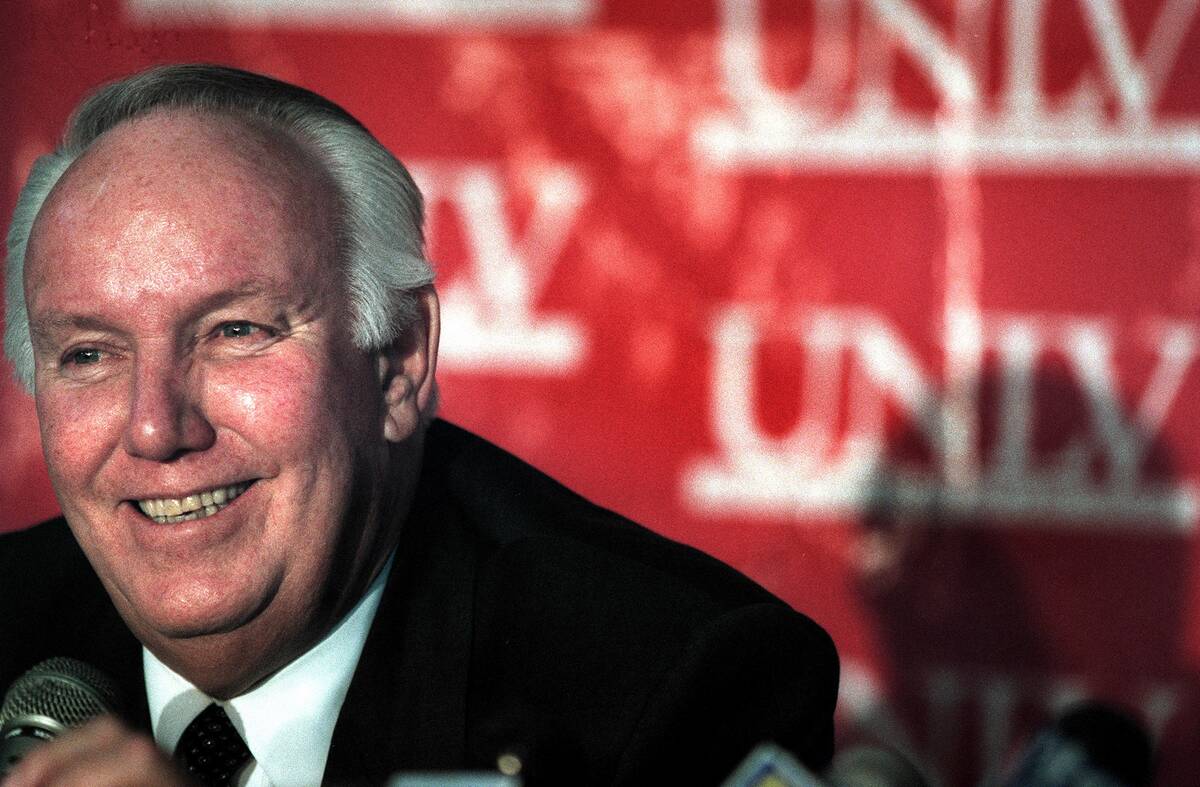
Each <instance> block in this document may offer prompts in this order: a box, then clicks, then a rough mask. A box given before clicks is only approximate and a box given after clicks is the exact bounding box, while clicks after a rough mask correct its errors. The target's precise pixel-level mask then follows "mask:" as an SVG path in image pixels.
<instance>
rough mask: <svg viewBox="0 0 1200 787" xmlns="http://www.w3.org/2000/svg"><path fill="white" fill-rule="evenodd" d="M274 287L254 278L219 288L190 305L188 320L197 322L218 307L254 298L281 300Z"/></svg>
mask: <svg viewBox="0 0 1200 787" xmlns="http://www.w3.org/2000/svg"><path fill="white" fill-rule="evenodd" d="M273 293H274V288H271V287H269V286H268V284H267V282H263V281H258V280H256V279H252V280H250V281H247V282H243V283H242V284H239V285H238V286H236V287H230V288H228V289H224V290H219V291H217V292H214V293H212V294H210V295H207V296H205V297H204V298H201V299H200V300H199V301H197V302H196V303H194V304H192V305H191V306H189V307H188V310H187V316H186V320H185V321H186V322H189V323H191V322H195V321H197V320H200V319H202V318H203V317H204V316H205V315H207V314H210V313H212V312H215V311H217V310H218V309H222V308H225V307H226V306H231V305H234V304H236V303H238V302H239V301H247V300H252V299H254V298H263V297H265V298H267V299H268V300H271V301H277V300H281V299H280V298H279V297H278V296H277V295H275V294H273Z"/></svg>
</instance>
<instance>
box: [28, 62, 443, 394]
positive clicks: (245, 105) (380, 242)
mask: <svg viewBox="0 0 1200 787" xmlns="http://www.w3.org/2000/svg"><path fill="white" fill-rule="evenodd" d="M163 109H180V110H192V111H197V112H202V113H210V114H218V115H231V116H233V117H237V118H241V119H243V120H246V121H249V122H252V123H255V124H256V125H265V126H267V127H268V128H271V129H274V130H277V131H279V132H282V133H283V134H285V135H287V136H288V137H290V138H291V139H294V140H296V141H297V143H299V144H300V145H302V146H304V147H305V148H306V149H308V150H310V151H312V152H313V154H314V155H315V156H316V158H317V159H318V160H319V161H320V162H321V163H323V164H324V166H325V168H326V170H327V172H328V175H329V178H330V180H331V181H332V182H333V184H334V187H335V189H336V190H337V192H338V193H337V199H338V204H339V208H340V215H339V216H337V217H336V226H337V227H338V234H339V238H338V240H339V244H338V246H339V251H340V255H341V263H342V265H343V275H344V277H345V279H344V281H345V286H346V291H347V294H348V295H349V298H350V303H351V308H352V309H353V310H354V318H355V319H354V329H353V338H354V343H355V344H356V345H357V346H358V347H359V348H361V349H363V350H368V351H369V350H377V349H381V348H383V347H385V346H387V345H388V344H389V343H391V342H392V341H393V340H394V339H396V338H397V337H398V336H399V335H400V334H401V333H402V332H403V331H404V330H406V329H407V328H409V327H410V326H411V325H412V324H413V322H414V321H415V320H416V319H417V318H418V317H419V312H418V300H417V295H416V290H418V289H419V288H421V287H424V286H425V285H427V284H430V283H431V282H432V281H433V269H432V267H431V266H430V264H429V262H428V260H426V258H425V252H424V247H425V242H424V237H423V235H422V230H421V226H422V222H423V217H424V205H423V202H422V199H421V192H420V191H419V190H418V189H417V186H416V184H415V183H413V180H412V176H410V175H409V174H408V171H407V170H406V169H405V168H404V165H403V164H401V163H400V162H399V161H397V160H396V158H395V157H394V156H392V154H391V153H389V152H388V151H387V149H385V148H384V147H383V145H381V144H379V142H378V140H376V139H375V138H374V137H373V136H371V134H370V132H368V131H367V130H366V128H365V127H363V125H362V124H361V123H359V122H358V121H357V120H356V119H355V118H354V117H353V116H352V115H350V113H348V112H346V111H345V110H344V109H342V108H341V107H339V106H338V105H336V104H334V103H333V102H332V101H329V100H328V99H325V98H323V97H321V96H319V95H317V94H316V93H313V92H311V91H308V90H305V89H304V88H301V87H297V86H296V85H291V84H288V83H286V82H280V81H279V80H276V79H271V78H270V77H265V76H262V75H260V74H254V73H251V72H249V71H242V70H239V69H236V68H229V67H226V66H216V65H206V64H185V65H172V66H161V67H158V68H152V69H149V70H147V71H143V72H141V73H138V74H134V75H133V76H131V77H128V78H126V79H123V80H120V81H118V82H113V83H111V84H109V85H105V86H104V87H101V88H100V89H99V90H97V91H96V92H95V93H93V94H91V95H90V96H89V97H88V98H86V99H85V100H84V101H83V103H81V104H80V105H79V107H78V108H77V109H76V110H75V112H74V113H73V114H72V115H71V119H70V120H69V121H68V122H67V129H66V132H65V133H64V135H63V142H62V144H60V145H59V146H58V148H57V149H56V150H55V151H54V152H53V153H49V154H47V155H45V156H42V157H40V158H39V159H38V160H37V161H36V162H34V165H33V168H32V169H31V170H30V173H29V177H28V179H27V180H26V181H25V185H24V187H23V188H22V189H21V193H20V196H19V197H18V198H17V205H16V208H15V209H14V210H13V218H12V224H11V225H10V227H9V231H8V260H7V271H6V284H5V286H6V301H7V306H6V308H7V311H6V319H5V328H4V351H5V353H6V354H7V355H8V358H9V360H10V361H12V364H13V366H14V368H15V370H16V375H17V378H18V379H19V380H20V381H21V382H22V383H23V384H24V385H25V387H26V388H27V389H28V390H30V391H32V390H33V385H34V382H33V371H34V361H33V344H32V340H31V337H30V332H29V313H28V309H27V307H26V304H25V289H24V285H23V277H24V268H25V250H26V247H27V245H28V243H29V234H30V232H31V231H32V229H33V224H34V221H35V220H36V219H37V216H38V212H39V211H40V210H41V208H42V205H43V203H45V201H46V197H47V196H48V195H49V194H50V192H51V190H52V189H53V188H54V186H55V184H57V183H58V181H59V179H60V178H61V177H62V175H63V173H64V172H66V171H67V169H68V168H69V167H70V166H71V164H72V163H74V161H75V160H76V159H77V158H79V157H80V156H81V155H83V153H84V152H85V151H86V150H87V149H88V147H89V146H90V145H91V144H92V143H93V142H95V141H96V139H97V138H99V137H100V136H101V135H102V134H104V133H105V132H107V131H109V130H110V129H112V128H113V127H115V126H117V125H119V124H121V123H123V122H125V121H127V120H132V119H133V118H136V117H139V116H142V115H145V114H147V113H149V112H152V111H155V110H163Z"/></svg>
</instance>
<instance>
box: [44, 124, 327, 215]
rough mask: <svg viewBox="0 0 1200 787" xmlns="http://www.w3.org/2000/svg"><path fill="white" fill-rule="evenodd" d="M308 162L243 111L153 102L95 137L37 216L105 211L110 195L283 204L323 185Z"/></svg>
mask: <svg viewBox="0 0 1200 787" xmlns="http://www.w3.org/2000/svg"><path fill="white" fill-rule="evenodd" d="M314 165H315V162H314V161H313V156H312V154H311V153H310V152H309V151H307V150H305V149H304V148H303V146H301V145H300V144H298V143H297V142H296V141H294V140H292V139H290V138H289V137H287V136H286V135H284V134H283V133H282V132H279V131H276V130H273V129H268V128H266V127H264V126H262V125H261V124H256V123H252V122H250V121H249V120H247V119H242V118H238V117H235V116H233V115H229V114H212V113H200V112H196V111H193V110H180V109H164V110H156V111H152V112H150V113H148V114H146V115H142V116H140V117H137V118H134V119H131V120H127V121H124V122H122V123H120V124H118V125H116V126H114V127H113V128H112V129H110V130H108V131H107V132H105V133H104V134H102V135H101V136H100V137H99V138H98V139H96V141H95V142H93V143H92V144H91V145H90V146H89V147H88V148H87V150H85V151H84V152H83V153H82V154H81V155H80V156H79V158H78V159H77V160H76V161H75V162H74V163H73V164H72V165H71V166H70V167H69V168H68V169H67V171H66V173H64V175H63V177H62V178H61V179H60V181H59V183H58V184H57V185H56V186H55V188H54V189H53V190H52V192H51V194H50V196H49V198H48V199H47V204H46V205H45V206H44V208H43V210H42V212H41V215H40V216H39V221H41V220H42V219H43V217H44V218H46V219H48V220H54V221H64V220H70V219H72V218H75V217H76V216H79V215H87V214H89V213H90V212H99V213H111V211H112V207H113V201H114V200H116V201H120V205H121V207H127V206H133V205H136V206H140V207H154V206H155V204H156V203H157V202H158V201H161V200H164V199H179V200H184V201H186V200H188V198H191V199H192V200H193V201H199V200H201V199H203V198H205V197H209V198H217V199H221V200H222V202H224V203H225V205H226V206H227V207H229V208H233V207H235V206H236V205H238V204H239V203H241V202H246V201H249V200H248V199H247V198H248V197H250V196H253V197H255V198H257V199H259V200H261V199H263V198H266V199H273V200H275V201H277V202H278V203H279V204H281V205H285V206H286V205H289V204H291V203H292V202H294V201H295V200H296V199H303V197H304V195H306V194H312V193H314V192H316V193H320V192H323V191H326V190H327V188H325V186H326V183H325V182H324V181H323V180H322V179H321V177H320V172H321V167H319V166H314ZM217 184H219V185H220V188H212V187H213V186H216V185H217ZM201 185H205V186H209V187H210V188H207V189H200V188H197V187H198V186H201ZM100 209H103V210H100ZM35 229H36V227H35Z"/></svg>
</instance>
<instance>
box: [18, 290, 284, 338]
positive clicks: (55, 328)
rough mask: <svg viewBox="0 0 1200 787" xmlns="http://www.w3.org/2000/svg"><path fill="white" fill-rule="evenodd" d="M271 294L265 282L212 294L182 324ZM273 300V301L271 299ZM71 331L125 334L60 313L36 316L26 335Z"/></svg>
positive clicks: (86, 317)
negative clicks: (28, 333) (241, 302)
mask: <svg viewBox="0 0 1200 787" xmlns="http://www.w3.org/2000/svg"><path fill="white" fill-rule="evenodd" d="M270 292H271V288H270V287H268V286H267V284H266V283H265V282H260V281H249V282H246V283H244V284H242V285H239V286H236V287H232V288H229V289H225V290H221V291H219V292H214V293H211V294H209V295H207V296H205V297H204V298H202V299H200V300H199V301H197V302H196V303H194V304H192V305H191V306H190V307H189V308H188V310H187V316H186V318H185V322H187V323H192V322H196V321H197V320H200V319H202V318H203V317H204V315H206V314H210V313H211V312H214V311H217V310H218V309H221V308H224V307H226V306H230V305H233V304H236V303H238V302H239V301H245V300H250V299H253V298H257V297H262V296H264V295H267V294H268V293H270ZM272 300H275V299H274V298H272ZM71 330H84V331H96V332H98V333H110V334H117V335H121V336H124V335H126V333H127V331H126V330H125V329H123V328H121V327H119V326H117V325H115V324H113V323H112V322H110V321H108V320H105V319H104V318H101V317H96V316H94V315H90V314H69V313H66V312H60V311H50V312H47V313H46V314H43V315H41V316H39V317H38V318H37V319H30V321H29V332H30V333H31V334H32V335H33V336H34V338H36V339H39V340H50V339H52V338H53V336H54V335H55V334H57V333H62V332H64V331H71Z"/></svg>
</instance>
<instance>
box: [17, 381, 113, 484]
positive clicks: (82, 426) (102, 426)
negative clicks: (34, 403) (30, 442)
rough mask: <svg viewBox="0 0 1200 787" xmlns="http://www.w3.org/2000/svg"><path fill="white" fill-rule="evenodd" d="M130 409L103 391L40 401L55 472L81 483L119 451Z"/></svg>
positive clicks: (44, 441) (47, 452) (49, 460)
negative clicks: (122, 429)
mask: <svg viewBox="0 0 1200 787" xmlns="http://www.w3.org/2000/svg"><path fill="white" fill-rule="evenodd" d="M127 412H128V409H127V408H125V407H123V406H122V403H121V402H120V401H119V400H113V398H112V397H110V396H105V395H104V393H102V392H93V393H92V394H91V395H80V396H61V395H60V396H47V397H44V398H39V400H38V421H39V424H40V426H41V437H42V448H43V451H44V452H45V455H46V463H47V464H48V465H49V467H50V471H51V475H52V476H57V477H60V478H62V480H63V481H64V482H70V483H79V482H80V481H82V480H83V479H84V478H87V477H89V476H91V475H92V474H94V473H96V472H97V471H98V470H99V466H100V465H101V464H102V463H103V462H104V460H105V458H106V457H108V456H109V455H111V454H112V452H113V451H115V450H117V447H118V444H119V442H120V433H121V427H122V425H123V423H124V422H125V421H126V420H127V418H128V416H127Z"/></svg>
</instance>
